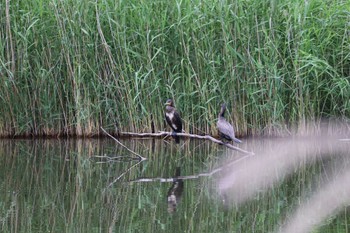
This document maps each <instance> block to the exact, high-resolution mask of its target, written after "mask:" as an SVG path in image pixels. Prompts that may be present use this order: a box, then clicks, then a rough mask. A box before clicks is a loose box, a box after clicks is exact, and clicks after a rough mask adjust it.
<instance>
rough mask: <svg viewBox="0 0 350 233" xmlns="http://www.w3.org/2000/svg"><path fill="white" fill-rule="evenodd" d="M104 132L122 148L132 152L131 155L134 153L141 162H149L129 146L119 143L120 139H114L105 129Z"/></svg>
mask: <svg viewBox="0 0 350 233" xmlns="http://www.w3.org/2000/svg"><path fill="white" fill-rule="evenodd" d="M101 129H102V131H103V132H104V133H105V134H107V135H108V136H109V137H111V138H112V139H113V140H114V141H116V142H117V143H118V144H119V145H121V146H122V147H124V148H125V149H127V150H128V151H130V152H131V153H133V154H134V155H136V156H137V157H138V158H139V160H140V161H144V160H147V158H145V157H142V156H141V155H139V154H137V153H136V152H134V151H132V150H130V149H129V148H128V147H127V146H125V145H124V144H123V143H121V142H120V141H118V139H116V138H115V137H113V136H112V135H110V134H109V133H108V132H107V131H106V130H105V129H104V128H102V127H101Z"/></svg>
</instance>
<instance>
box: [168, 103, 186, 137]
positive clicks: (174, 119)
mask: <svg viewBox="0 0 350 233" xmlns="http://www.w3.org/2000/svg"><path fill="white" fill-rule="evenodd" d="M165 105H166V107H165V119H166V121H167V122H168V124H169V126H170V127H171V128H172V129H173V132H174V134H175V135H173V137H174V139H175V142H176V143H179V142H180V138H179V137H178V136H176V133H181V132H182V120H181V117H180V114H179V113H178V112H177V111H176V109H175V107H174V102H173V100H172V99H168V100H167V101H166V103H165Z"/></svg>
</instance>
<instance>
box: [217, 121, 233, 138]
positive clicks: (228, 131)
mask: <svg viewBox="0 0 350 233" xmlns="http://www.w3.org/2000/svg"><path fill="white" fill-rule="evenodd" d="M217 128H218V130H219V132H220V133H222V134H225V135H227V136H229V137H230V138H231V139H232V140H233V139H234V138H235V131H234V129H233V126H232V125H231V124H230V123H228V122H227V121H226V120H225V119H222V120H220V121H219V122H218V123H217Z"/></svg>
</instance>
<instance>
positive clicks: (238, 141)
mask: <svg viewBox="0 0 350 233" xmlns="http://www.w3.org/2000/svg"><path fill="white" fill-rule="evenodd" d="M233 141H234V142H236V143H242V141H241V140H239V139H238V138H233Z"/></svg>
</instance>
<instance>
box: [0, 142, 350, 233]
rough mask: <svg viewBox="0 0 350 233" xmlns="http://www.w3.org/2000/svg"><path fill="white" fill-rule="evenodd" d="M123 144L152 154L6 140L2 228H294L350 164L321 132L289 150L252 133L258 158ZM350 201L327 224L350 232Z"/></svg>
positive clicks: (0, 173)
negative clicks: (317, 137)
mask: <svg viewBox="0 0 350 233" xmlns="http://www.w3.org/2000/svg"><path fill="white" fill-rule="evenodd" d="M122 143H123V144H125V145H126V146H127V147H128V148H130V149H131V150H133V151H135V152H136V153H138V154H140V155H142V156H143V157H146V158H147V160H146V161H142V162H140V163H139V162H138V160H136V156H135V155H133V154H131V153H130V152H129V151H127V150H126V149H124V148H122V147H121V146H119V145H116V144H115V142H114V141H113V140H110V139H103V140H2V141H0V196H1V199H0V230H1V232H273V231H276V230H277V231H279V230H282V231H284V230H286V231H287V230H288V229H290V227H291V226H290V224H292V225H294V224H296V223H300V220H299V221H298V219H297V218H298V216H300V215H301V214H305V213H307V214H309V215H311V214H310V208H311V210H312V209H315V207H314V205H317V203H318V202H317V200H319V199H321V200H326V199H324V198H322V195H323V194H322V189H325V190H326V191H324V192H325V193H327V190H334V188H333V187H334V186H332V183H330V184H329V182H332V181H333V180H334V178H333V177H334V176H335V177H337V176H339V179H340V180H341V181H342V182H347V178H346V177H347V176H346V175H344V174H343V173H344V169H345V170H346V168H348V164H350V163H349V162H350V160H349V157H348V155H347V153H344V150H339V149H338V148H339V145H335V144H332V143H331V144H325V143H323V144H324V145H325V146H324V147H322V148H329V147H332V146H331V145H334V147H335V148H334V150H333V149H332V148H330V149H327V150H325V149H322V148H320V149H319V150H317V149H315V148H319V147H318V146H317V143H316V142H315V141H313V143H314V144H316V145H315V146H313V147H312V148H311V149H307V148H308V147H305V148H304V149H303V148H301V147H300V148H299V149H298V150H295V152H293V153H285V151H284V149H283V148H285V147H284V146H286V145H290V144H288V143H290V142H286V141H284V140H281V139H275V140H273V139H271V140H258V139H254V140H245V141H244V143H243V144H241V145H239V147H241V148H242V149H245V150H248V151H254V152H255V153H256V155H255V156H251V157H245V155H242V154H239V153H238V152H235V151H231V150H228V149H226V148H225V147H223V146H219V145H216V144H213V143H211V142H208V141H200V140H184V141H181V143H180V145H176V144H175V143H174V141H163V140H150V139H147V140H122ZM297 143H298V142H297ZM299 143H300V142H299ZM291 145H292V147H293V145H294V146H295V145H305V144H303V143H302V144H291ZM344 145H347V144H342V146H344ZM278 148H281V150H279V149H278ZM271 150H272V151H275V152H278V153H275V154H274V155H271V154H269V153H268V151H271ZM276 154H277V155H276ZM278 155H279V156H278ZM305 155H307V157H305ZM271 156H272V157H271ZM273 156H277V157H273ZM286 157H288V158H289V159H284V158H286ZM300 158H301V159H300ZM271 161H275V162H274V163H273V162H271ZM276 161H277V163H276ZM288 161H292V162H288ZM218 168H219V169H218ZM265 168H266V169H265ZM228 171H230V172H228ZM232 171H237V172H238V173H232ZM254 173H255V174H259V176H254ZM233 174H239V175H233ZM263 174H265V175H266V177H269V178H271V179H265V178H264V177H263ZM343 175H344V176H345V178H344V177H343ZM230 176H232V177H230ZM174 177H175V179H172V178H174ZM235 180H236V181H235ZM237 180H239V182H238V181H237ZM231 181H234V182H233V183H230V182H231ZM347 183H348V182H347ZM250 184H253V185H250ZM319 190H321V191H320V192H318V191H319ZM328 192H329V191H328ZM317 195H318V196H317ZM319 196H321V198H320V197H319ZM345 196H346V195H345ZM348 196H350V194H349V195H348ZM313 201H314V202H315V203H316V204H314V205H313ZM346 201H348V200H347V198H346V197H342V198H340V201H338V202H340V205H339V204H338V203H336V202H334V205H337V208H336V210H332V211H328V212H324V214H323V215H322V216H320V218H321V223H320V224H321V226H319V224H318V225H317V229H318V230H320V232H339V231H340V232H341V231H343V232H346V231H347V229H348V224H349V221H348V220H349V219H348V214H347V212H348V210H347V208H346V203H344V202H346ZM304 202H306V203H307V204H305V205H304V204H302V203H304ZM318 205H319V204H318ZM301 207H303V208H301ZM307 211H309V212H307ZM311 212H312V211H311ZM318 212H320V211H318ZM298 213H300V214H298ZM305 218H306V217H305ZM294 220H295V221H296V223H293V221H294ZM300 227H302V226H300ZM301 232H302V231H301Z"/></svg>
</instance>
